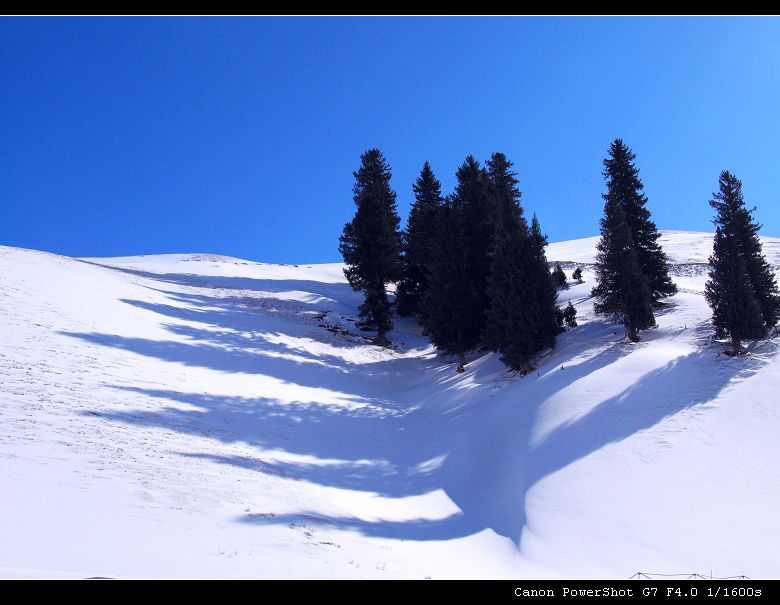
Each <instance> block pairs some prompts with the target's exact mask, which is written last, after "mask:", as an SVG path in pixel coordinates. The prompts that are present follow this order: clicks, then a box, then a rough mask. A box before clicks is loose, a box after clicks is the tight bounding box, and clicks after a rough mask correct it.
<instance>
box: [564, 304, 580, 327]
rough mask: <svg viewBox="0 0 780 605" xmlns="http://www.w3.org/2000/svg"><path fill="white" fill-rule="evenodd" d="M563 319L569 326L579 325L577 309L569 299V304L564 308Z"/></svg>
mask: <svg viewBox="0 0 780 605" xmlns="http://www.w3.org/2000/svg"><path fill="white" fill-rule="evenodd" d="M563 320H564V321H565V322H566V325H567V326H568V327H570V328H576V327H577V309H576V308H575V306H574V305H573V304H571V301H569V304H568V305H566V306H565V307H564V309H563Z"/></svg>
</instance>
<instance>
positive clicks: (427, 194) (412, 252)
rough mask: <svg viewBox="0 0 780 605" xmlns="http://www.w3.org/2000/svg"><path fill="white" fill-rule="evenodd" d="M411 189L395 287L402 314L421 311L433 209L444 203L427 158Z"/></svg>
mask: <svg viewBox="0 0 780 605" xmlns="http://www.w3.org/2000/svg"><path fill="white" fill-rule="evenodd" d="M412 189H413V190H414V202H413V203H412V208H411V210H410V212H409V220H408V221H407V224H406V231H405V232H404V233H403V252H402V255H401V261H402V267H403V271H402V276H401V280H400V281H399V283H398V288H397V291H396V295H397V304H398V314H399V315H401V316H404V317H406V316H409V315H414V314H416V313H419V312H420V311H421V304H422V299H423V296H424V295H425V291H426V290H427V288H428V279H427V277H426V272H427V266H428V263H429V262H430V255H431V242H432V239H433V234H434V228H435V224H434V223H435V219H436V211H437V210H438V209H439V207H441V205H442V203H443V200H442V196H441V183H440V182H439V181H438V180H437V179H436V176H434V174H433V170H431V165H430V164H429V163H428V162H425V164H423V167H422V171H421V172H420V176H419V177H417V180H416V181H415V183H414V185H413V186H412Z"/></svg>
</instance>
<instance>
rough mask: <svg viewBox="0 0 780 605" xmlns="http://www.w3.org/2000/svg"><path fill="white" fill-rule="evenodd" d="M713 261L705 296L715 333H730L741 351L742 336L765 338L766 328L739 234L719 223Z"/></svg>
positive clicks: (733, 343)
mask: <svg viewBox="0 0 780 605" xmlns="http://www.w3.org/2000/svg"><path fill="white" fill-rule="evenodd" d="M710 265H711V266H712V268H711V269H710V279H709V280H708V281H707V284H706V286H705V292H704V296H705V297H706V299H707V303H708V304H709V305H710V307H711V308H712V323H713V325H714V326H715V333H716V335H717V336H718V337H720V338H723V337H725V336H729V337H730V338H731V342H732V345H733V352H734V353H738V352H739V350H740V347H741V342H742V341H743V340H748V339H754V338H763V337H764V336H766V333H767V328H766V325H765V324H764V320H763V317H762V315H761V308H760V306H759V305H758V303H757V302H756V299H755V298H754V296H753V288H752V287H751V283H750V277H749V274H748V270H747V263H746V262H745V257H744V256H743V254H742V253H741V252H740V244H739V240H738V238H737V236H736V234H734V233H731V234H727V233H726V232H725V231H724V230H721V228H720V227H718V229H717V231H716V232H715V241H714V245H713V251H712V256H711V257H710Z"/></svg>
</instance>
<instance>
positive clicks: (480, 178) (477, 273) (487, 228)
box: [452, 155, 496, 334]
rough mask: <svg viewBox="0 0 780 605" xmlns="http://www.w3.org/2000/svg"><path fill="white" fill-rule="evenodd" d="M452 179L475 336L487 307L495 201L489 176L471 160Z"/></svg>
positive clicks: (493, 239) (493, 235)
mask: <svg viewBox="0 0 780 605" xmlns="http://www.w3.org/2000/svg"><path fill="white" fill-rule="evenodd" d="M456 177H457V180H458V184H457V186H456V188H455V192H454V193H453V196H452V198H453V200H452V203H453V205H454V207H455V208H456V209H457V212H458V214H459V215H460V216H461V217H462V221H463V254H464V263H465V270H466V274H467V275H468V279H469V282H470V284H471V288H472V289H473V292H474V296H475V305H476V309H475V322H476V323H475V325H474V326H473V329H474V330H475V331H476V333H477V334H479V333H480V332H481V331H482V328H483V325H484V316H485V313H486V311H487V307H488V297H487V279H488V275H489V274H490V263H491V260H492V256H493V249H494V248H495V243H496V201H495V195H494V194H493V192H492V186H491V182H490V178H489V175H488V174H487V172H486V171H485V170H484V169H483V168H480V166H479V163H478V162H477V161H476V160H475V159H474V157H473V156H471V155H470V156H468V157H467V158H466V160H465V161H464V162H463V164H462V165H461V166H460V168H458V171H457V173H456ZM470 333H471V332H470Z"/></svg>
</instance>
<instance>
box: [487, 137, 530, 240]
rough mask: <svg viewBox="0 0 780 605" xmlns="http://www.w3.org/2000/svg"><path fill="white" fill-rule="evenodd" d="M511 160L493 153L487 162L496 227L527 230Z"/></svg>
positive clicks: (506, 230)
mask: <svg viewBox="0 0 780 605" xmlns="http://www.w3.org/2000/svg"><path fill="white" fill-rule="evenodd" d="M512 166H513V164H512V162H511V161H509V160H508V159H507V157H506V156H505V155H504V154H503V153H498V152H497V153H494V154H493V155H492V156H490V159H489V160H488V162H487V169H488V175H489V177H490V182H491V184H492V185H493V189H492V190H493V195H494V196H495V204H496V229H497V231H501V232H510V231H513V230H514V229H516V228H518V227H519V228H520V230H521V231H523V232H527V231H528V223H527V222H526V220H525V216H524V215H523V207H522V206H521V205H520V195H521V194H520V190H519V189H518V188H517V184H518V181H517V178H516V176H517V175H516V173H515V172H514V171H513V170H512Z"/></svg>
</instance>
